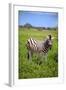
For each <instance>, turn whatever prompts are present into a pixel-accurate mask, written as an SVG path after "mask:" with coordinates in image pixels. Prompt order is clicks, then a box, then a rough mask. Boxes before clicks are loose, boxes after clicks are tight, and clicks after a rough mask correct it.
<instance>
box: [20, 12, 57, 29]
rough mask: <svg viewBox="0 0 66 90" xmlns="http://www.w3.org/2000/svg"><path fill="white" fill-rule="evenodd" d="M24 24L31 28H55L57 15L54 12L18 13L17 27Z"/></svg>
mask: <svg viewBox="0 0 66 90" xmlns="http://www.w3.org/2000/svg"><path fill="white" fill-rule="evenodd" d="M26 23H29V24H31V25H32V26H36V27H38V26H40V27H57V26H58V13H55V12H37V11H19V13H18V25H25V24H26Z"/></svg>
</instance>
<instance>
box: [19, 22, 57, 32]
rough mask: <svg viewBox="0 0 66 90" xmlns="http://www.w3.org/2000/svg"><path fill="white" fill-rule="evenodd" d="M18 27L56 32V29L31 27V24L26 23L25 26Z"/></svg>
mask: <svg viewBox="0 0 66 90" xmlns="http://www.w3.org/2000/svg"><path fill="white" fill-rule="evenodd" d="M19 27H21V28H22V27H24V28H28V29H30V28H35V29H38V30H57V29H58V27H36V26H32V25H31V24H29V23H26V24H25V25H19Z"/></svg>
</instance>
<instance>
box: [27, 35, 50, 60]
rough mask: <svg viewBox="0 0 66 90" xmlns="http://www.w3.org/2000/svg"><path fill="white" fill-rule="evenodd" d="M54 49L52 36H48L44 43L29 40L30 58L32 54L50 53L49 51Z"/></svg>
mask: <svg viewBox="0 0 66 90" xmlns="http://www.w3.org/2000/svg"><path fill="white" fill-rule="evenodd" d="M51 47H52V39H51V35H48V38H46V40H44V41H37V40H35V39H32V38H29V39H28V40H27V49H28V58H30V57H32V54H33V53H34V52H35V53H44V54H46V53H48V50H49V49H51Z"/></svg>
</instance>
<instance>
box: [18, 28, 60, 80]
mask: <svg viewBox="0 0 66 90" xmlns="http://www.w3.org/2000/svg"><path fill="white" fill-rule="evenodd" d="M18 32H19V34H18V35H19V42H18V43H19V44H18V45H19V50H18V51H19V52H18V54H19V61H18V62H19V67H18V69H19V72H18V74H19V77H18V78H19V79H26V78H45V77H58V31H57V30H37V29H33V28H30V29H28V28H19V31H18ZM49 34H51V35H52V36H53V37H55V38H54V40H53V46H52V49H51V50H49V52H48V58H47V61H46V62H45V60H43V62H42V64H41V65H39V64H37V62H39V61H40V60H41V59H40V60H38V59H37V58H36V57H33V58H32V61H30V60H28V59H27V49H26V46H25V44H26V41H27V39H28V38H30V37H32V38H34V39H38V40H44V39H45V38H46V37H47V35H49Z"/></svg>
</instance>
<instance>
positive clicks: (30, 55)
mask: <svg viewBox="0 0 66 90" xmlns="http://www.w3.org/2000/svg"><path fill="white" fill-rule="evenodd" d="M28 59H30V60H31V59H32V53H31V51H28Z"/></svg>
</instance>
